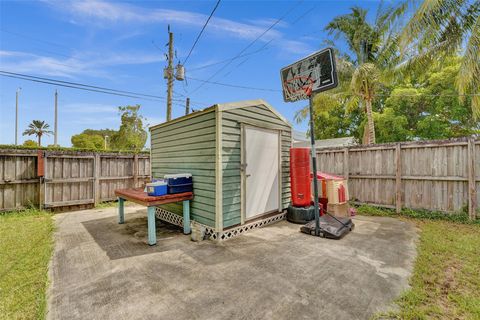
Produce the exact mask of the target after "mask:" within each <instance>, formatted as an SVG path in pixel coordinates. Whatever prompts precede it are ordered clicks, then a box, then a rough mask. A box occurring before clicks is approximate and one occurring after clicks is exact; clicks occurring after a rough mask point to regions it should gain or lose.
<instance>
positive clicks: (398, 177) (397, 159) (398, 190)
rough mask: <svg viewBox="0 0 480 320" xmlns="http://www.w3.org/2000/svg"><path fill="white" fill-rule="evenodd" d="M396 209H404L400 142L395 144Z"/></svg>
mask: <svg viewBox="0 0 480 320" xmlns="http://www.w3.org/2000/svg"><path fill="white" fill-rule="evenodd" d="M395 211H396V212H397V213H400V212H401V211H402V155H401V146H400V143H397V145H396V146H395Z"/></svg>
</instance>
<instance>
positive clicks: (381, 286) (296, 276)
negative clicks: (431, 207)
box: [47, 206, 416, 320]
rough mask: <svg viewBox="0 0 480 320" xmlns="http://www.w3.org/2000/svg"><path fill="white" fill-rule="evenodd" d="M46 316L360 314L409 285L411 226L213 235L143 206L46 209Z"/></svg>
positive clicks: (387, 304)
mask: <svg viewBox="0 0 480 320" xmlns="http://www.w3.org/2000/svg"><path fill="white" fill-rule="evenodd" d="M55 220H56V225H57V231H56V235H55V250H54V256H53V258H52V262H51V266H50V281H51V284H50V289H49V302H48V315H47V318H48V319H83V320H84V319H368V318H369V317H371V316H372V315H373V314H374V313H375V312H378V311H383V310H387V309H389V308H391V307H393V304H392V301H393V300H394V299H395V298H396V297H397V296H398V295H399V294H400V293H401V292H402V291H403V290H405V289H406V288H407V287H408V277H409V275H410V271H411V269H412V264H413V260H414V258H415V240H416V230H415V228H414V226H412V225H410V224H409V223H406V222H403V221H400V220H396V219H391V218H373V217H357V218H355V224H356V228H355V230H354V231H353V232H352V233H350V234H348V235H347V236H346V237H345V238H343V239H342V240H327V239H322V238H315V237H312V236H307V235H304V234H302V233H300V232H299V226H298V225H294V224H290V223H288V222H286V221H282V222H280V223H276V224H273V225H271V226H268V227H265V228H262V229H257V230H254V231H251V232H249V233H246V234H244V235H242V236H240V237H237V238H234V239H231V240H228V241H226V242H224V243H222V244H215V243H213V242H211V241H203V242H199V243H195V242H192V241H190V238H189V236H185V235H183V234H182V233H181V231H180V229H178V228H176V227H173V226H167V225H165V224H161V223H159V224H158V225H157V240H158V244H157V246H154V247H149V246H148V245H146V244H145V243H146V240H147V219H146V210H145V208H143V207H134V206H132V207H126V215H125V221H126V223H125V224H124V225H118V224H117V216H116V209H115V208H107V209H92V210H85V211H77V212H70V213H63V214H58V215H56V216H55Z"/></svg>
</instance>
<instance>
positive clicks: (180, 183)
mask: <svg viewBox="0 0 480 320" xmlns="http://www.w3.org/2000/svg"><path fill="white" fill-rule="evenodd" d="M164 179H165V180H166V181H167V189H168V193H169V194H172V193H183V192H192V191H193V180H192V174H190V173H178V174H166V175H165V176H164Z"/></svg>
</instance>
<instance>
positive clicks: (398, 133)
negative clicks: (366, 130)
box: [362, 108, 409, 143]
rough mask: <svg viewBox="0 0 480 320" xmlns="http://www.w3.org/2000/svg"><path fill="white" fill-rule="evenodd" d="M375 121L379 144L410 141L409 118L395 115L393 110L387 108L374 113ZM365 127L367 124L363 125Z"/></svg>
mask: <svg viewBox="0 0 480 320" xmlns="http://www.w3.org/2000/svg"><path fill="white" fill-rule="evenodd" d="M373 119H374V121H375V123H376V129H377V131H376V135H377V141H378V142H379V143H387V142H396V141H406V140H408V138H409V131H408V129H407V124H408V121H407V117H405V116H403V115H397V114H395V111H394V110H393V109H391V108H385V109H383V111H382V112H374V113H373ZM365 125H366V124H365V122H364V123H362V126H365ZM362 131H363V130H362Z"/></svg>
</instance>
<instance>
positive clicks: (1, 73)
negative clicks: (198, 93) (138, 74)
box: [0, 71, 159, 101]
mask: <svg viewBox="0 0 480 320" xmlns="http://www.w3.org/2000/svg"><path fill="white" fill-rule="evenodd" d="M0 76H4V77H9V78H16V79H21V80H26V81H33V82H38V83H44V84H51V85H55V86H60V87H67V88H72V89H78V90H84V91H92V92H99V93H105V94H110V95H114V96H122V97H129V98H136V99H144V100H152V101H159V99H153V98H145V97H141V96H135V95H129V94H123V93H115V92H112V91H104V90H97V89H89V88H86V87H80V86H74V85H67V84H62V83H59V82H52V81H44V80H38V79H32V78H29V77H23V76H16V75H10V74H5V73H3V72H2V71H0Z"/></svg>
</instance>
